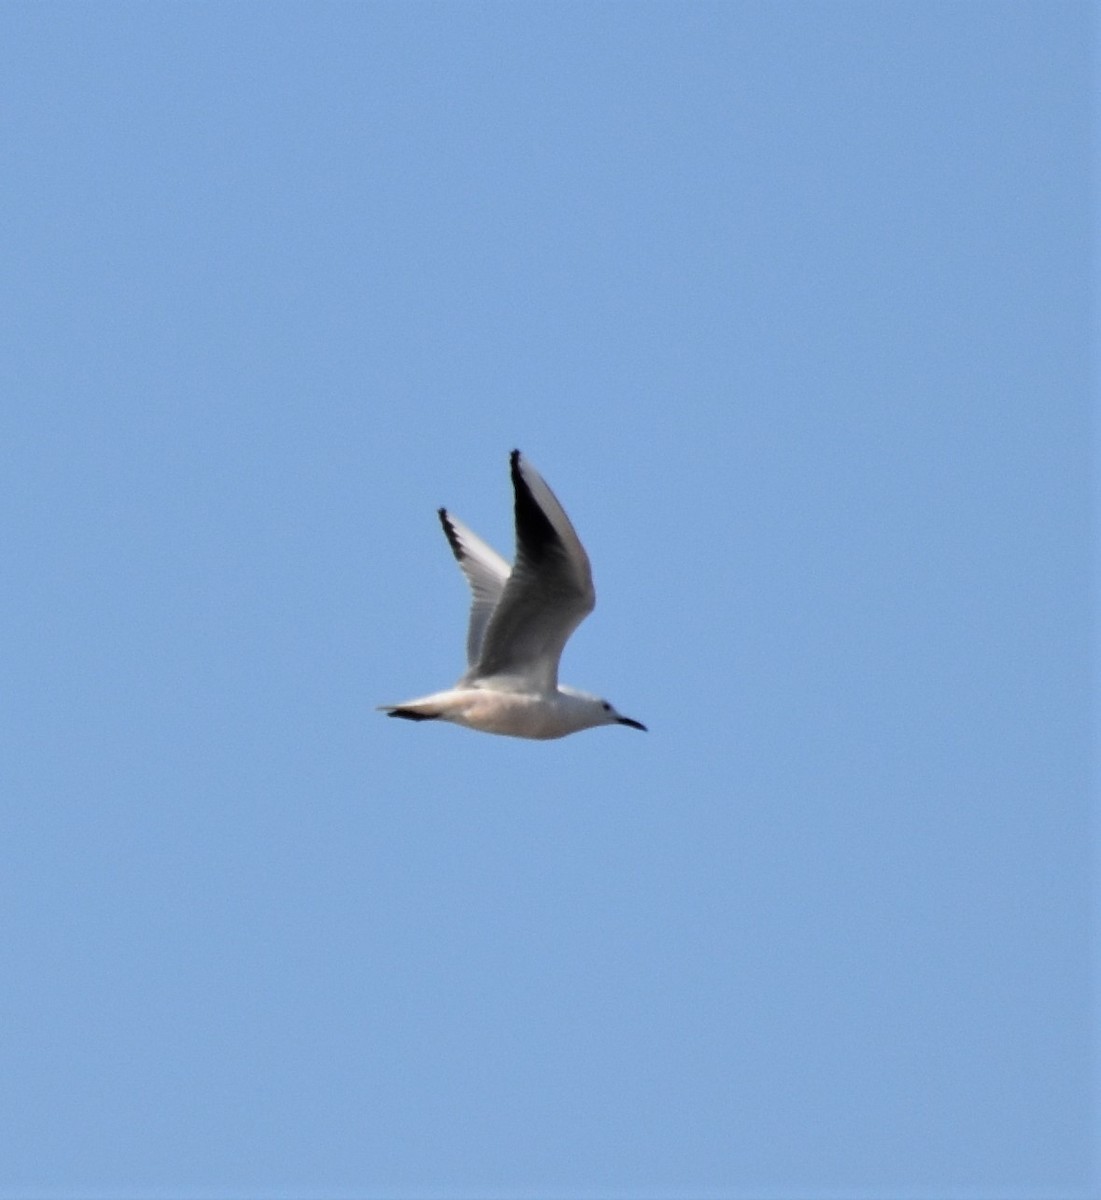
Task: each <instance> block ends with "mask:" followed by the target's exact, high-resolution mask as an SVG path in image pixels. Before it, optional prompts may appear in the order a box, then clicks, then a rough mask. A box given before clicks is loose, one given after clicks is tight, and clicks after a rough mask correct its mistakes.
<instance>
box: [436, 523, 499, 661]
mask: <svg viewBox="0 0 1101 1200" xmlns="http://www.w3.org/2000/svg"><path fill="white" fill-rule="evenodd" d="M439 516H440V524H441V525H442V526H443V531H444V533H445V534H446V535H447V542H448V545H450V547H451V552H452V553H453V554H454V555H455V559H456V561H457V562H458V564H459V566H460V567H461V568H462V572H463V574H464V575H465V576H466V581H467V583H469V584H470V590H471V592H472V593H473V601H472V603H471V606H470V624H469V626H468V627H467V634H466V661H467V665H468V666H470V667H473V666H474V665H475V664H476V663H477V661H478V659H479V657H480V656H481V653H482V641H483V639H484V636H485V631H486V626H487V625H488V624H489V619H490V617H491V616H492V615H493V610H494V609H495V608H496V607H497V603H498V601H499V600H500V599H501V593H502V592H503V591H504V590H505V583H506V581H507V580H508V577H509V572H510V570H511V567H509V565H508V563H507V562H505V560H504V559H503V558H502V557H501V556H500V555H499V554H498V553H497V551H496V550H494V549H493V547H492V546H489V545H488V544H487V543H485V542H483V541H482V539H481V538H480V537H479V536H478V535H477V534H476V533H475V532H474V531H473V530H472V529H469V528H467V526H466V525H464V524H463V523H462V521H460V520H459V519H458V517H455V516H453V515H452V514H451V513H449V512H448V511H447V509H445V508H441V509H440V510H439Z"/></svg>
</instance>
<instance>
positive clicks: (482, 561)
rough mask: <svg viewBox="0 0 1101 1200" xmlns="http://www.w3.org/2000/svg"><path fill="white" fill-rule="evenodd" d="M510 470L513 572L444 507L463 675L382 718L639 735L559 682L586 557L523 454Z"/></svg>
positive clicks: (587, 575)
mask: <svg viewBox="0 0 1101 1200" xmlns="http://www.w3.org/2000/svg"><path fill="white" fill-rule="evenodd" d="M510 463H511V467H512V486H513V491H514V492H515V496H516V561H515V562H514V563H513V565H512V566H511V567H510V566H509V564H508V563H507V562H506V561H505V560H504V559H503V558H502V557H501V556H500V555H499V554H498V553H497V552H496V551H495V550H493V549H492V548H491V547H489V546H487V545H486V543H485V542H483V541H482V539H481V538H480V537H478V535H477V534H475V533H474V532H472V531H471V530H470V529H467V527H466V526H465V525H464V524H463V523H462V522H461V521H459V520H457V519H456V518H455V517H453V516H452V515H451V514H450V513H449V512H448V511H447V510H446V509H443V508H441V509H440V510H439V515H440V523H441V524H442V525H443V530H444V533H445V534H446V535H447V540H448V542H449V544H450V546H451V550H452V552H453V553H454V555H455V558H456V559H457V560H458V563H459V566H460V567H461V568H462V571H463V574H464V575H465V576H466V579H467V582H468V583H469V584H470V589H471V591H472V592H473V603H472V605H471V609H470V627H469V630H468V632H467V639H466V655H467V667H468V670H467V672H466V674H465V675H464V676H463V677H462V679H460V680H459V682H458V683H457V684H456V685H455V687H453V688H449V689H448V690H447V691H443V692H435V693H433V694H432V695H431V696H422V697H421V698H420V699H418V700H409V701H407V702H406V703H405V704H393V705H384V706H383V711H385V712H386V713H387V714H388V715H389V716H391V717H404V718H405V719H406V720H409V721H432V720H440V721H453V722H454V723H455V724H456V725H465V726H467V728H469V729H479V730H481V731H482V732H483V733H499V734H505V735H507V736H509V737H522V738H539V739H545V738H559V737H565V736H566V734H568V733H577V732H578V731H579V730H582V729H591V728H593V727H594V726H596V725H629V726H631V727H632V728H633V729H645V726H644V725H641V724H639V722H638V721H633V720H631V718H630V717H623V716H620V714H619V713H617V712H616V710H615V709H614V708H613V707H612V706H611V705H610V704H609V703H608V702H607V701H606V700H602V699H601V698H600V697H599V696H593V695H590V694H589V693H588V692H580V691H578V690H577V689H576V688H571V687H566V686H564V685H561V686H560V685H559V683H558V660H559V659H560V658H561V656H562V649H563V647H564V646H565V644H566V642H567V640H568V639H569V637H570V634H572V633H573V631H574V630H575V629H576V628H577V627H578V625H580V624H581V622H582V621H583V620H584V619H585V618H586V617H587V616H588V615H589V613H591V612H592V610H593V607H594V606H595V604H596V592H595V591H594V590H593V580H592V572H591V569H590V567H589V557H588V555H587V554H586V553H585V548H584V546H582V545H581V541H580V539H579V538H578V536H577V533H576V531H575V530H574V527H573V526H572V525H571V524H570V519H569V517H567V516H566V513H565V510H564V509H563V508H562V505H561V504H559V503H558V500H557V499H556V498H555V495H554V493H553V492H552V491H551V490H550V488H549V487H547V485H546V484H545V483H544V482H543V479H542V478H541V476H540V475H539V473H538V472H537V471H536V470H535V469H534V468H533V467H532V466H531V464H530V463H528V462H526V461H525V459H524V458H523V456H522V455H521V454H520V451H519V450H514V451H513V452H512V456H511V459H510Z"/></svg>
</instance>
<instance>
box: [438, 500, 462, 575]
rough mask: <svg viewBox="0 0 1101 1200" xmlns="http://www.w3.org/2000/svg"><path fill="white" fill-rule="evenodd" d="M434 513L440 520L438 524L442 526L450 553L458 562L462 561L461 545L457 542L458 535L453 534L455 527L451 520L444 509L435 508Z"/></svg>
mask: <svg viewBox="0 0 1101 1200" xmlns="http://www.w3.org/2000/svg"><path fill="white" fill-rule="evenodd" d="M436 513H437V515H438V516H439V518H440V524H441V525H442V526H443V532H444V536H445V537H446V538H447V544H448V545H449V546H450V547H451V553H452V554H454V555H455V557H456V559H458V561H459V562H462V561H463V545H462V542H460V541H459V535H458V534H457V533H456V532H455V526H454V525H452V524H451V518H450V516H448V513H447V509H446V508H437V509H436Z"/></svg>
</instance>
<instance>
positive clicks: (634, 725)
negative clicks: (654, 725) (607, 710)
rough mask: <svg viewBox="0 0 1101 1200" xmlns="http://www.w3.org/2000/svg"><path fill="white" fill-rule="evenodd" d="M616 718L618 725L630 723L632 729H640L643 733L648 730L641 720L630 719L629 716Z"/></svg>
mask: <svg viewBox="0 0 1101 1200" xmlns="http://www.w3.org/2000/svg"><path fill="white" fill-rule="evenodd" d="M616 720H617V721H618V722H619V724H620V725H630V727H631V728H632V729H641V730H642V732H643V733H649V732H650V731H649V730H648V729H647V728H646V726H645V725H643V723H642V722H641V721H632V720H631V718H630V717H617V718H616Z"/></svg>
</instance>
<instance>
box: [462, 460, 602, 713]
mask: <svg viewBox="0 0 1101 1200" xmlns="http://www.w3.org/2000/svg"><path fill="white" fill-rule="evenodd" d="M510 465H511V469H512V487H513V491H514V493H515V513H516V562H515V563H514V564H513V566H512V572H511V574H510V575H509V576H508V581H507V582H506V584H505V587H504V591H503V592H502V593H501V597H500V600H499V601H498V602H497V606H496V608H494V610H493V613H492V616H491V617H490V619H489V624H488V625H487V626H486V628H485V633H484V637H483V639H482V648H481V654H480V656H479V659H478V663H477V666H476V667H474V668H473V669H472V670H471V671H470V672H469V673H468V675H467V680H468V682H475V681H476V680H479V679H485V678H488V677H491V676H492V677H494V678H500V677H508V678H510V679H511V680H512V686H513V687H514V688H515V689H516V690H527V689H529V688H530V689H531V690H532V691H536V692H549V691H553V690H554V688H556V687H557V685H558V660H559V658H560V657H561V656H562V649H563V647H564V646H565V644H566V642H567V641H568V640H569V637H570V634H572V633H573V631H574V630H575V629H576V628H577V627H578V625H580V624H581V622H582V621H583V620H584V619H585V618H586V617H587V616H588V615H589V613H591V612H592V610H593V608H594V606H595V605H596V592H595V590H594V588H593V578H592V569H591V568H590V566H589V556H588V555H587V554H586V553H585V548H584V546H582V545H581V539H580V538H579V537H578V536H577V531H576V530H575V529H574V527H573V525H572V524H570V519H569V517H567V516H566V513H565V510H564V509H563V508H562V505H561V504H559V503H558V500H557V498H556V497H555V495H554V493H553V492H552V491H551V490H550V488H549V487H548V486H547V485H546V483H545V482H544V480H543V478H542V477H541V476H540V475H539V472H538V471H536V470H535V468H534V467H532V466H531V464H530V463H528V462H527V461H526V460H525V459H524V457H523V456H522V455H521V453H520V451H519V450H514V451H513V452H512V456H511V459H510ZM483 544H484V543H483Z"/></svg>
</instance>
